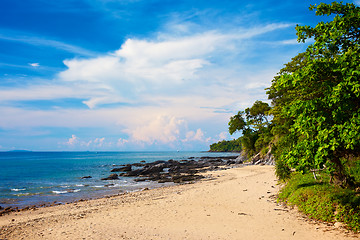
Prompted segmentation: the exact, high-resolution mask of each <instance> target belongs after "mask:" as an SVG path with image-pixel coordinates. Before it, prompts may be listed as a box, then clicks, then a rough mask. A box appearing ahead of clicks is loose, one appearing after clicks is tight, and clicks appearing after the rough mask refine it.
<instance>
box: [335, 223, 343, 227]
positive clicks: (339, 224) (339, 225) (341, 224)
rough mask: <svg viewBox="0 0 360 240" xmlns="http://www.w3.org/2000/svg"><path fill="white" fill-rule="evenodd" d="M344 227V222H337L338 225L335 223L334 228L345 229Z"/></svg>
mask: <svg viewBox="0 0 360 240" xmlns="http://www.w3.org/2000/svg"><path fill="white" fill-rule="evenodd" d="M343 226H344V224H343V223H342V222H336V223H334V227H336V228H341V227H343Z"/></svg>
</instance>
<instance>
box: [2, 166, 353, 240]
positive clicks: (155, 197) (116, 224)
mask: <svg viewBox="0 0 360 240" xmlns="http://www.w3.org/2000/svg"><path fill="white" fill-rule="evenodd" d="M203 174H204V175H205V176H206V178H204V179H203V180H200V181H198V182H196V183H193V184H181V185H175V186H169V187H163V188H156V189H151V190H146V191H138V192H131V193H125V194H121V195H119V196H111V197H105V198H100V199H95V200H87V201H82V202H75V203H70V204H65V205H58V206H53V207H45V208H39V209H36V210H28V211H23V212H17V213H15V212H14V213H10V214H9V215H4V216H1V217H0V239H3V238H4V239H9V240H10V239H21V238H24V239H66V238H68V239H83V238H85V239H311V238H315V239H356V237H357V236H358V235H356V236H355V235H354V234H352V233H349V232H348V233H347V231H346V230H344V229H336V228H334V226H330V225H329V224H325V223H316V222H313V221H311V220H306V218H304V216H303V215H301V214H299V213H298V212H297V211H296V210H291V209H289V208H287V207H286V206H283V205H281V204H277V203H276V199H275V196H276V194H277V192H278V190H279V185H277V180H276V179H275V176H274V169H273V167H272V166H254V165H249V166H244V167H240V168H231V169H228V170H224V171H214V172H206V173H203Z"/></svg>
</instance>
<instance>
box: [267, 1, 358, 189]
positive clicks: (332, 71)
mask: <svg viewBox="0 0 360 240" xmlns="http://www.w3.org/2000/svg"><path fill="white" fill-rule="evenodd" d="M310 10H315V13H316V15H319V16H321V15H328V16H330V15H332V14H335V16H334V17H333V19H332V21H329V22H325V23H324V22H320V23H318V24H317V25H316V26H315V27H310V26H297V27H296V30H297V36H298V41H299V42H304V41H305V40H306V39H309V38H314V40H315V42H314V43H313V44H311V45H310V46H309V47H308V48H307V50H306V52H304V53H302V54H299V55H298V56H296V57H295V58H293V59H292V61H291V62H290V63H288V64H287V65H286V66H285V68H284V69H282V70H281V71H280V73H279V74H278V75H277V76H276V77H275V78H274V79H273V81H272V85H271V87H270V88H269V89H268V92H267V93H268V95H269V98H270V99H272V103H273V105H274V108H273V110H272V111H271V113H272V114H273V116H274V118H273V123H274V125H275V127H274V129H273V133H274V134H275V135H276V137H277V138H278V147H277V152H278V154H277V158H279V161H283V162H285V163H286V164H287V165H288V166H289V167H295V168H296V169H297V170H299V171H302V172H303V171H306V170H309V169H322V168H324V167H326V168H327V169H328V170H329V171H330V173H331V174H332V176H333V177H334V179H336V181H337V183H338V184H340V185H343V186H346V185H351V178H350V176H349V175H348V174H347V170H346V164H347V162H348V161H349V160H350V159H352V158H354V157H357V156H359V155H360V45H359V43H360V42H359V41H360V31H359V30H360V8H359V7H356V6H355V5H354V4H342V3H337V2H333V3H331V4H325V3H321V4H320V5H314V6H311V7H310Z"/></svg>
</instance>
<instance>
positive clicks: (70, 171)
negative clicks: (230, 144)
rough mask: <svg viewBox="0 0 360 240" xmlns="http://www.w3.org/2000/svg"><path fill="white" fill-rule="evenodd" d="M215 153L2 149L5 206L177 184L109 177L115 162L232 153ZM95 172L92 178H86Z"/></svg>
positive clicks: (0, 185)
mask: <svg viewBox="0 0 360 240" xmlns="http://www.w3.org/2000/svg"><path fill="white" fill-rule="evenodd" d="M231 155H236V154H235V153H214V152H0V164H1V167H0V206H1V207H9V206H11V207H19V208H23V207H26V206H33V205H35V206H40V205H42V204H51V203H54V202H56V203H57V204H62V203H66V202H73V201H76V200H80V199H91V198H98V197H103V196H107V195H115V194H119V193H123V192H129V191H137V190H140V189H143V188H155V187H161V186H166V185H171V184H172V183H164V184H160V183H154V182H135V181H134V178H129V177H126V178H121V177H120V179H119V180H110V181H104V180H101V178H104V177H107V176H109V175H110V170H111V169H112V168H114V167H115V166H119V165H123V164H128V163H138V162H140V161H145V162H147V163H150V162H154V161H157V160H165V161H167V160H170V159H173V160H184V159H188V158H190V157H194V158H195V159H196V158H200V157H203V156H214V157H215V156H231ZM85 176H91V178H82V177H85Z"/></svg>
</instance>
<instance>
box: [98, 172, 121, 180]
mask: <svg viewBox="0 0 360 240" xmlns="http://www.w3.org/2000/svg"><path fill="white" fill-rule="evenodd" d="M116 179H119V176H118V175H117V174H116V173H113V174H110V176H108V177H106V178H102V179H101V180H116Z"/></svg>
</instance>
